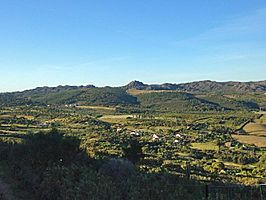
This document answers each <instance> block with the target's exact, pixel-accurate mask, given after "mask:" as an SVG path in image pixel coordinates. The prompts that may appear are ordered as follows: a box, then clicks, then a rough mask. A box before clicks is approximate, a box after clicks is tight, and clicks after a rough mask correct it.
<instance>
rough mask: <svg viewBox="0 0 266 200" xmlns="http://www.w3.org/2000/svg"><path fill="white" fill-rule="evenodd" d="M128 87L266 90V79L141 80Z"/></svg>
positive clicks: (232, 90)
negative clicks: (158, 82) (151, 82)
mask: <svg viewBox="0 0 266 200" xmlns="http://www.w3.org/2000/svg"><path fill="white" fill-rule="evenodd" d="M124 88H126V89H138V90H178V91H182V92H190V93H246V92H266V81H257V82H233V81H229V82H216V81H210V80H206V81H196V82H191V83H181V84H172V83H164V84H151V85H148V84H144V83H142V82H139V81H132V82H130V83H129V84H128V85H126V86H124Z"/></svg>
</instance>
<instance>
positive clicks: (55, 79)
mask: <svg viewBox="0 0 266 200" xmlns="http://www.w3.org/2000/svg"><path fill="white" fill-rule="evenodd" d="M0 72H1V73H0V91H1V92H4V91H15V90H23V89H29V88H34V87H37V86H45V85H46V86H56V85H60V84H61V85H66V84H68V85H87V84H94V85H96V86H104V85H112V86H119V85H124V84H127V83H128V82H129V81H132V80H140V81H143V82H146V83H164V82H173V83H178V82H187V81H194V80H206V79H211V80H217V81H226V80H239V81H249V80H265V79H266V1H265V0H261V1H259V0H0Z"/></svg>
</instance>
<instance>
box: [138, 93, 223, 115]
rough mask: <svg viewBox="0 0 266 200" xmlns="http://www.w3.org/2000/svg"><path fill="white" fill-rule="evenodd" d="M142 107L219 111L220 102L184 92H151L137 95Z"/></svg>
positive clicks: (220, 108)
mask: <svg viewBox="0 0 266 200" xmlns="http://www.w3.org/2000/svg"><path fill="white" fill-rule="evenodd" d="M136 96H137V97H138V100H139V101H140V104H141V106H142V107H145V108H152V109H155V110H160V111H170V112H171V111H176V112H184V111H211V110H212V111H214V110H215V111H219V110H222V109H224V108H222V107H221V106H220V105H219V104H218V103H213V102H210V101H207V100H204V99H199V98H197V97H195V96H194V95H193V94H189V93H184V92H154V93H152V92H150V93H142V94H138V95H136Z"/></svg>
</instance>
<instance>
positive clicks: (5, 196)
mask: <svg viewBox="0 0 266 200" xmlns="http://www.w3.org/2000/svg"><path fill="white" fill-rule="evenodd" d="M0 200H18V199H17V198H15V197H14V196H13V195H12V192H11V189H10V187H9V185H8V184H6V183H5V182H4V181H3V180H2V179H1V178H0Z"/></svg>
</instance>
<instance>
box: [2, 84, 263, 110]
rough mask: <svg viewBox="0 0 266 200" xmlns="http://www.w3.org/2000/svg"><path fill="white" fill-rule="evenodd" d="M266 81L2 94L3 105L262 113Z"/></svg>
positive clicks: (68, 88) (41, 89)
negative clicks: (73, 105) (74, 105)
mask: <svg viewBox="0 0 266 200" xmlns="http://www.w3.org/2000/svg"><path fill="white" fill-rule="evenodd" d="M265 93H266V81H258V82H215V81H197V82H191V83H182V84H171V83H164V84H151V85H149V84H144V83H142V82H140V81H132V82H130V83H129V84H127V85H125V86H122V87H108V86H107V87H95V86H94V85H87V86H58V87H37V88H35V89H32V90H25V91H22V92H10V93H0V105H2V106H17V105H50V104H51V105H64V104H79V105H104V106H117V105H120V106H134V107H136V106H137V107H138V108H143V109H148V110H157V111H167V112H168V111H171V112H172V111H178V112H183V111H220V110H240V109H245V110H258V109H260V108H266V98H265Z"/></svg>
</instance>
